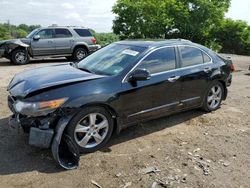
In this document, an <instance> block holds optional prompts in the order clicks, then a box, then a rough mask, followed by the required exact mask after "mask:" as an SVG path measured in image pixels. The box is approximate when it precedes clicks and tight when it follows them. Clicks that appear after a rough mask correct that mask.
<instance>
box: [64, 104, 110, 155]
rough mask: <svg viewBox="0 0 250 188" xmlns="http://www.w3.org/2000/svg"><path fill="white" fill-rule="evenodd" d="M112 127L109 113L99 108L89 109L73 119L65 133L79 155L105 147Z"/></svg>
mask: <svg viewBox="0 0 250 188" xmlns="http://www.w3.org/2000/svg"><path fill="white" fill-rule="evenodd" d="M113 127H114V123H113V119H112V117H111V115H110V113H109V112H107V111H106V110H105V109H104V108H101V107H90V108H85V109H83V110H82V111H80V112H79V113H78V114H77V115H76V116H75V117H73V119H72V120H71V121H70V123H69V125H68V126H67V129H66V131H67V134H68V135H69V136H70V137H71V138H72V140H73V142H74V143H75V144H76V146H77V147H78V149H79V152H80V153H90V152H94V151H97V150H99V149H100V148H102V147H103V146H105V144H106V143H107V142H108V140H109V139H110V137H111V135H112V132H113Z"/></svg>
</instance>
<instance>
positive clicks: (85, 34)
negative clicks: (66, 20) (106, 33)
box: [74, 29, 92, 37]
mask: <svg viewBox="0 0 250 188" xmlns="http://www.w3.org/2000/svg"><path fill="white" fill-rule="evenodd" d="M74 31H75V32H76V33H77V34H78V35H79V36H80V37H92V34H91V32H90V31H89V30H88V29H74Z"/></svg>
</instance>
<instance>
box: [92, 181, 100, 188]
mask: <svg viewBox="0 0 250 188" xmlns="http://www.w3.org/2000/svg"><path fill="white" fill-rule="evenodd" d="M91 183H92V184H93V185H95V186H96V187H98V188H102V186H101V185H100V184H99V183H97V182H96V181H94V180H91Z"/></svg>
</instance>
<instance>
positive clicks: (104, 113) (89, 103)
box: [8, 40, 234, 169]
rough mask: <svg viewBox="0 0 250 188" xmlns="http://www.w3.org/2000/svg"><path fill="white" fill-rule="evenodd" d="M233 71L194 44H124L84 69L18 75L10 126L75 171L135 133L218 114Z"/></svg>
mask: <svg viewBox="0 0 250 188" xmlns="http://www.w3.org/2000/svg"><path fill="white" fill-rule="evenodd" d="M233 70H234V67H233V64H232V62H231V61H230V60H227V59H223V58H222V57H220V56H219V55H217V54H216V53H214V52H212V51H211V50H210V49H208V48H206V47H204V46H201V45H198V44H195V43H192V42H190V41H186V40H165V41H158V42H151V41H121V42H116V43H113V44H111V45H108V46H106V47H104V48H102V49H100V50H99V51H97V52H95V53H94V54H92V55H90V56H88V57H87V58H85V59H84V60H82V61H81V62H79V63H66V64H58V65H52V66H47V67H41V68H35V69H30V70H26V71H24V72H22V73H19V74H17V75H16V76H15V77H14V78H13V79H12V81H11V82H10V84H9V86H8V91H9V97H8V104H9V108H10V109H11V111H12V112H13V115H12V116H11V117H10V119H9V123H10V125H11V126H12V127H13V126H16V127H22V128H23V129H24V131H26V132H29V143H30V144H31V145H34V146H38V147H44V148H49V147H51V149H52V154H53V156H54V158H55V160H56V161H57V162H58V163H59V164H60V165H61V166H62V167H64V168H66V169H72V168H75V167H76V166H77V165H78V161H79V153H86V152H93V151H96V150H98V149H100V148H101V147H103V146H104V145H105V144H106V143H107V141H108V140H109V139H110V137H111V135H112V133H113V132H116V133H119V132H120V131H121V130H122V129H124V128H126V127H127V126H130V125H134V124H137V123H138V122H141V121H146V120H150V119H154V118H158V117H160V116H166V115H169V114H172V113H176V112H180V111H183V110H188V109H193V108H202V109H204V110H205V111H208V112H210V111H214V110H216V109H218V108H219V107H220V105H221V102H222V100H225V99H226V97H227V86H229V85H230V84H231V80H232V75H231V72H232V71H233Z"/></svg>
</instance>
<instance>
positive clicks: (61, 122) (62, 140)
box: [8, 96, 79, 170]
mask: <svg viewBox="0 0 250 188" xmlns="http://www.w3.org/2000/svg"><path fill="white" fill-rule="evenodd" d="M46 103H47V104H46V105H47V107H46V106H45V104H44V102H43V103H41V104H42V105H43V106H41V108H43V110H39V109H38V107H37V106H38V104H35V103H33V104H32V103H27V104H26V105H24V104H23V107H21V105H20V101H18V100H17V99H15V98H13V97H11V96H9V97H8V106H9V108H10V109H11V111H12V112H13V115H12V116H10V117H9V125H10V126H11V127H12V128H15V129H20V128H22V129H23V130H24V132H26V133H29V144H30V145H32V146H35V147H40V148H51V151H52V155H53V157H54V159H55V160H56V162H57V163H58V164H59V165H60V166H61V167H63V168H64V169H67V170H69V169H75V168H77V167H78V164H79V152H78V149H77V147H76V146H75V144H74V142H72V140H71V138H70V137H69V136H68V135H67V134H66V133H65V131H64V130H65V128H66V126H67V124H68V123H69V121H70V119H71V118H72V116H73V115H71V116H69V115H67V116H65V115H64V113H63V112H62V110H61V109H60V108H58V107H59V106H58V104H57V103H56V102H51V101H47V102H46ZM41 104H40V105H41ZM49 105H50V107H51V108H53V107H54V110H52V109H51V111H49V110H48V109H47V108H48V106H49ZM32 108H33V109H36V112H35V113H38V112H39V111H40V116H32V115H34V114H32ZM24 114H25V115H24ZM37 115H38V114H37Z"/></svg>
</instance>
